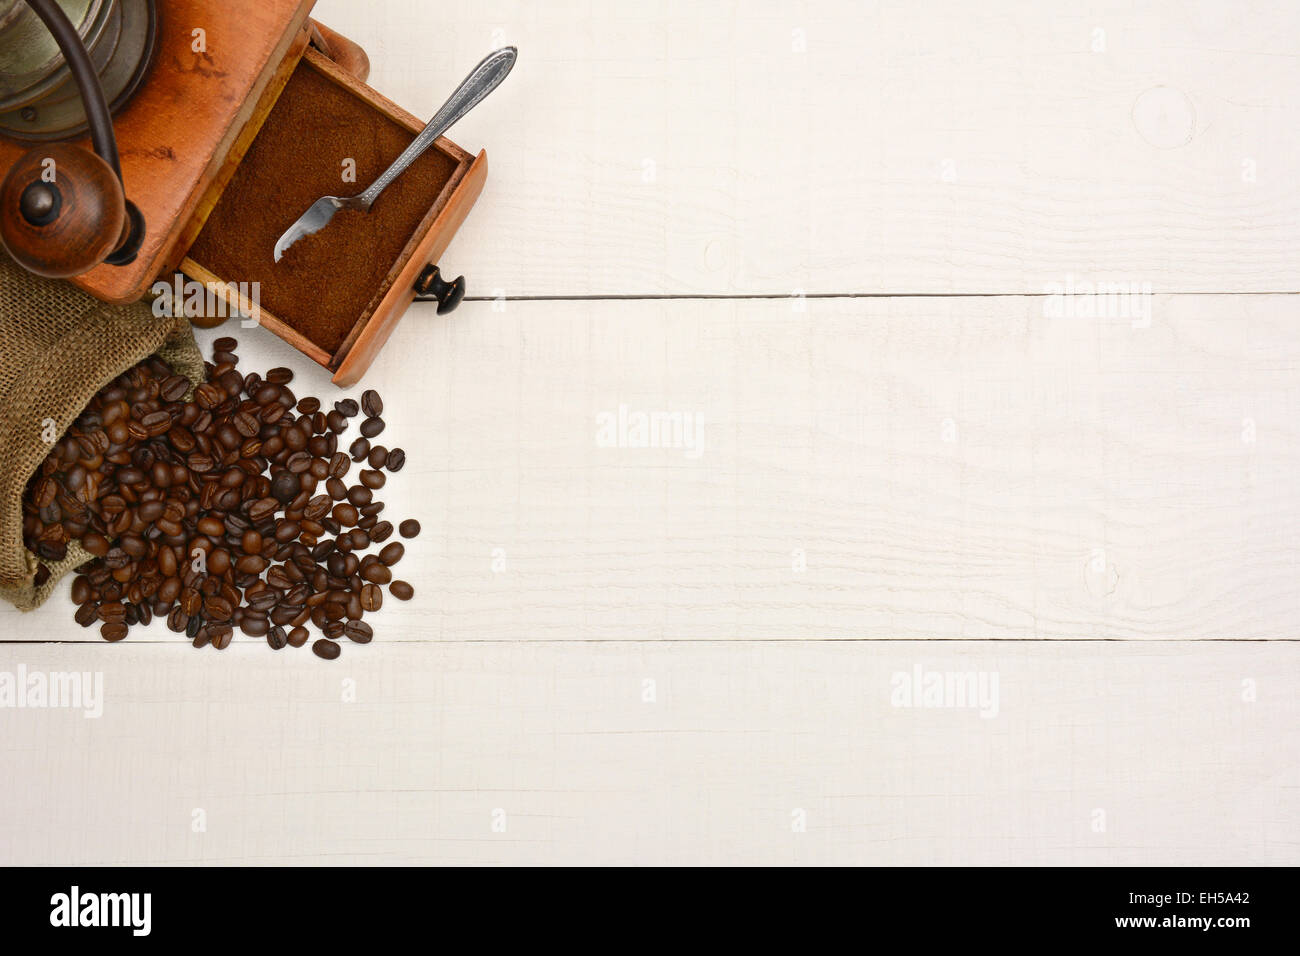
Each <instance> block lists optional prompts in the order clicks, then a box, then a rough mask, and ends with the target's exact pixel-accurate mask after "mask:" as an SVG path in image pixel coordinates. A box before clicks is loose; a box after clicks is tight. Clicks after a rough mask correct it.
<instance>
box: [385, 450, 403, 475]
mask: <svg viewBox="0 0 1300 956" xmlns="http://www.w3.org/2000/svg"><path fill="white" fill-rule="evenodd" d="M405 464H406V452H404V451H402V449H400V448H394V449H393V450H392V451H390V452H389V453H388V461H387V462H386V463H385V467H387V468H388V470H389V471H401V470H402V466H403V465H405Z"/></svg>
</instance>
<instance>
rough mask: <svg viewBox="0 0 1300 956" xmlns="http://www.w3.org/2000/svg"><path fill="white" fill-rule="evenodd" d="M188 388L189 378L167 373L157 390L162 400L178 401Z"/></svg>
mask: <svg viewBox="0 0 1300 956" xmlns="http://www.w3.org/2000/svg"><path fill="white" fill-rule="evenodd" d="M189 390H190V380H189V379H188V378H186V377H185V376H184V375H169V376H168V377H167V379H166V381H164V382H163V383H162V387H161V388H160V389H159V391H158V395H159V397H160V398H161V399H162V400H163V401H164V402H179V401H180V400H181V399H183V398H184V397H185V394H186V393H187V392H188V391H189Z"/></svg>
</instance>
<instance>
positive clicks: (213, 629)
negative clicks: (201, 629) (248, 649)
mask: <svg viewBox="0 0 1300 956" xmlns="http://www.w3.org/2000/svg"><path fill="white" fill-rule="evenodd" d="M208 636H209V639H210V640H211V641H212V646H213V647H215V648H216V649H217V650H219V651H224V650H225V649H226V648H227V647H229V646H230V641H231V639H232V638H234V636H235V629H234V628H233V627H231V626H230V625H228V624H213V625H209V627H208Z"/></svg>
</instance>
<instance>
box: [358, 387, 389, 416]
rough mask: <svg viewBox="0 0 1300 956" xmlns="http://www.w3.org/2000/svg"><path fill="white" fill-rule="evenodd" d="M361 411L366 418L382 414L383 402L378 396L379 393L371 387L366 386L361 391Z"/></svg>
mask: <svg viewBox="0 0 1300 956" xmlns="http://www.w3.org/2000/svg"><path fill="white" fill-rule="evenodd" d="M361 411H363V412H364V413H365V414H366V417H368V418H377V417H378V416H380V415H382V414H384V402H383V399H381V398H380V397H379V393H378V392H376V391H375V390H374V389H373V388H368V389H366V390H365V391H364V392H362V393H361Z"/></svg>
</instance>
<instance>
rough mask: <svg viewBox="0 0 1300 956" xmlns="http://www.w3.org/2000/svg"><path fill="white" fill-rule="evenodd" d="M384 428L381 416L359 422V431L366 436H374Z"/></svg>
mask: <svg viewBox="0 0 1300 956" xmlns="http://www.w3.org/2000/svg"><path fill="white" fill-rule="evenodd" d="M383 430H384V420H383V419H382V418H367V419H366V420H365V421H363V422H362V423H361V428H360V432H361V434H362V435H363V436H365V437H366V438H374V437H375V436H376V435H378V434H379V433H380V432H382V431H383Z"/></svg>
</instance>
